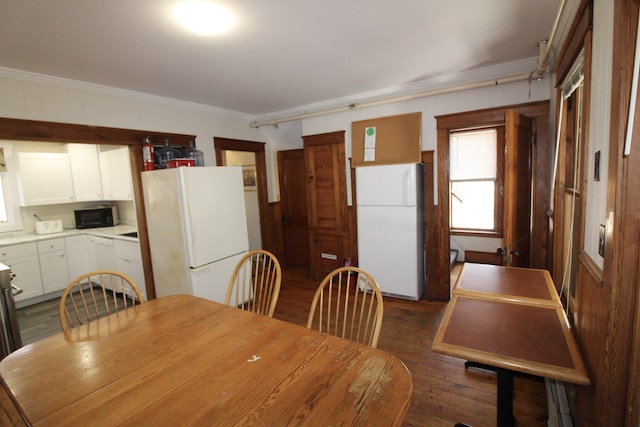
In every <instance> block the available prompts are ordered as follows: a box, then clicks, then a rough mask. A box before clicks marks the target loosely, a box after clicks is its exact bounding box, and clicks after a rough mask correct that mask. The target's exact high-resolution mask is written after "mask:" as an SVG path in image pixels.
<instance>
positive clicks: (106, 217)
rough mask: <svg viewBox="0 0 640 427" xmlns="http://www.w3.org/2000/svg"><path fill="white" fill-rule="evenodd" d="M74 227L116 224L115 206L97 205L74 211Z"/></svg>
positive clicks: (116, 212)
mask: <svg viewBox="0 0 640 427" xmlns="http://www.w3.org/2000/svg"><path fill="white" fill-rule="evenodd" d="M74 213H75V216H76V228H96V227H111V226H114V225H117V224H118V207H117V206H98V207H95V208H85V209H78V210H76V211H74Z"/></svg>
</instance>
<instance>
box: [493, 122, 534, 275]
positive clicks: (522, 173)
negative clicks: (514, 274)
mask: <svg viewBox="0 0 640 427" xmlns="http://www.w3.org/2000/svg"><path fill="white" fill-rule="evenodd" d="M532 123H533V120H532V119H530V118H528V117H525V116H523V115H522V114H519V113H517V112H516V111H514V110H507V111H506V115H505V158H504V161H505V178H504V216H503V244H502V248H501V250H502V264H503V265H507V266H514V267H529V258H530V245H531V134H532V132H531V129H532Z"/></svg>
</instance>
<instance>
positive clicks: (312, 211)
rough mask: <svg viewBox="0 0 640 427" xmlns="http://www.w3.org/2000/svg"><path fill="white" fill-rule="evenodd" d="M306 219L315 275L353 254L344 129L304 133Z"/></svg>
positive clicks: (321, 275)
mask: <svg viewBox="0 0 640 427" xmlns="http://www.w3.org/2000/svg"><path fill="white" fill-rule="evenodd" d="M302 138H303V140H304V153H305V166H306V182H307V221H308V223H309V254H310V256H309V258H310V259H309V267H310V268H309V270H310V276H311V278H314V279H322V278H323V277H324V276H325V275H326V274H327V273H329V272H331V271H332V270H334V269H335V268H338V267H341V266H343V265H344V260H345V258H347V257H352V256H353V255H354V254H353V251H352V248H353V247H355V244H352V242H351V234H350V230H349V217H348V212H347V186H346V163H345V151H344V131H338V132H330V133H325V134H319V135H309V136H303V137H302Z"/></svg>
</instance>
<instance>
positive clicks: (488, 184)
mask: <svg viewBox="0 0 640 427" xmlns="http://www.w3.org/2000/svg"><path fill="white" fill-rule="evenodd" d="M494 187H495V181H464V182H452V183H451V228H458V229H479V230H493V228H494V223H493V221H494V206H495V203H494V198H495V191H494Z"/></svg>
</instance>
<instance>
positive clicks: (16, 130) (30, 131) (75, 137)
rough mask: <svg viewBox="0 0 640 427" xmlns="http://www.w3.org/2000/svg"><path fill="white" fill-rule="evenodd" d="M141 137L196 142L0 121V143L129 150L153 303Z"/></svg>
mask: <svg viewBox="0 0 640 427" xmlns="http://www.w3.org/2000/svg"><path fill="white" fill-rule="evenodd" d="M145 136H150V137H151V139H152V141H157V143H158V145H160V143H161V141H164V140H165V139H169V140H170V141H171V144H172V145H176V146H184V147H187V146H188V144H189V141H195V139H196V137H195V135H182V134H175V133H162V132H157V131H143V130H134V129H120V128H110V127H102V126H87V125H76V124H70V123H56V122H44V121H37V120H22V119H10V118H4V117H0V139H8V140H14V141H40V142H54V143H63V142H72V143H78V144H100V145H127V146H129V158H130V160H131V176H132V184H133V194H134V203H135V206H136V217H137V221H138V240H139V242H140V252H141V255H142V264H143V268H144V277H145V281H146V283H145V288H146V291H147V298H148V299H154V298H155V297H156V290H155V285H154V280H153V268H152V266H151V250H150V248H149V231H148V229H147V218H146V214H145V207H144V197H143V193H142V180H141V177H140V174H141V172H142V171H143V170H144V169H143V166H142V149H141V145H142V139H143V138H144V137H145Z"/></svg>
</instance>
